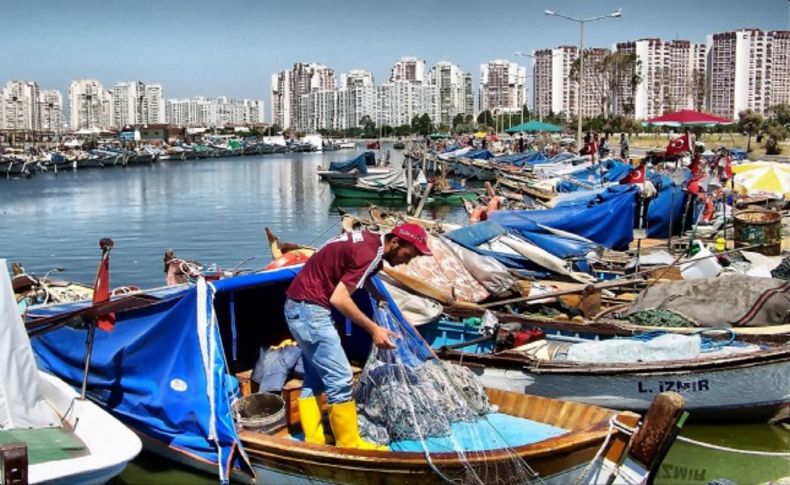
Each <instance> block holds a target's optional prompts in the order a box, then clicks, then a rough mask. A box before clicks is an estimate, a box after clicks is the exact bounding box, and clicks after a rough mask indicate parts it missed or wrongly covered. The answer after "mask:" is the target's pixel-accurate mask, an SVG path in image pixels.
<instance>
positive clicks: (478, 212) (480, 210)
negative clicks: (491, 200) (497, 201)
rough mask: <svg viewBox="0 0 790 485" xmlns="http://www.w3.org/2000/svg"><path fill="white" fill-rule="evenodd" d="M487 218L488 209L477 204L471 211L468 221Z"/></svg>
mask: <svg viewBox="0 0 790 485" xmlns="http://www.w3.org/2000/svg"><path fill="white" fill-rule="evenodd" d="M487 220H488V209H486V208H485V207H483V206H481V205H479V206H477V207H475V209H474V210H473V211H472V215H471V216H469V222H481V221H487Z"/></svg>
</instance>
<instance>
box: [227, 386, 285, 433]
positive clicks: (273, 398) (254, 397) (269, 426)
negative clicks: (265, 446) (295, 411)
mask: <svg viewBox="0 0 790 485" xmlns="http://www.w3.org/2000/svg"><path fill="white" fill-rule="evenodd" d="M233 411H234V413H235V414H236V422H237V423H238V424H239V425H241V426H242V427H243V428H245V429H249V430H251V431H260V432H262V433H270V432H272V431H276V430H278V429H280V428H282V427H284V426H285V401H284V400H283V398H281V397H280V396H278V395H277V394H272V393H270V392H261V393H258V394H250V395H249V396H245V397H243V398H241V399H239V400H238V401H236V402H235V403H234V404H233Z"/></svg>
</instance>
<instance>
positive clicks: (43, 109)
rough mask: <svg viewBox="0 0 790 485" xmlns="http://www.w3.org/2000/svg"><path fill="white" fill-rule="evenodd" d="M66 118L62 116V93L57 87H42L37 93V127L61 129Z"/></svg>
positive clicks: (40, 128) (41, 128) (51, 129)
mask: <svg viewBox="0 0 790 485" xmlns="http://www.w3.org/2000/svg"><path fill="white" fill-rule="evenodd" d="M65 121H66V118H65V117H64V116H63V95H62V94H60V91H58V90H57V89H42V90H41V91H39V93H38V129H39V130H42V131H61V130H63V128H64V126H63V125H64V123H65Z"/></svg>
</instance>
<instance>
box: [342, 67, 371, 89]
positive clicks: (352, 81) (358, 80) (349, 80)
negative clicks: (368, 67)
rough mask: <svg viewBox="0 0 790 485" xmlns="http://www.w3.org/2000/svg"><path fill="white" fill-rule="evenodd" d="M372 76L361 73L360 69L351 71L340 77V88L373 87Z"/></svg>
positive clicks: (365, 72)
mask: <svg viewBox="0 0 790 485" xmlns="http://www.w3.org/2000/svg"><path fill="white" fill-rule="evenodd" d="M374 84H375V83H374V80H373V74H371V73H369V72H368V71H363V70H362V69H352V70H351V71H348V72H347V73H344V74H341V75H340V87H341V88H348V89H353V88H361V87H364V86H373V85H374Z"/></svg>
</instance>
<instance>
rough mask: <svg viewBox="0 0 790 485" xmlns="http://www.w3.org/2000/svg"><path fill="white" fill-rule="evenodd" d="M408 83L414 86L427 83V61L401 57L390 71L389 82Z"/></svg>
mask: <svg viewBox="0 0 790 485" xmlns="http://www.w3.org/2000/svg"><path fill="white" fill-rule="evenodd" d="M399 81H406V82H410V83H413V84H425V83H426V71H425V61H423V60H422V59H417V58H416V57H401V58H400V59H399V60H398V61H397V62H396V63H395V64H394V65H393V66H392V69H391V70H390V77H389V82H391V83H395V82H399Z"/></svg>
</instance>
